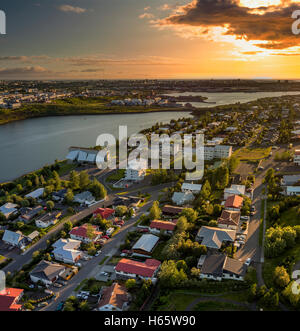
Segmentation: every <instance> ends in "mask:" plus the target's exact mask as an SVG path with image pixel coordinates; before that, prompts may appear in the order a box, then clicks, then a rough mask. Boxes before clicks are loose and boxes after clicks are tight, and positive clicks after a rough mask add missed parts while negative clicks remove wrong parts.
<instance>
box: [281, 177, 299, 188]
mask: <svg viewBox="0 0 300 331" xmlns="http://www.w3.org/2000/svg"><path fill="white" fill-rule="evenodd" d="M295 184H300V175H286V176H283V177H282V180H281V185H282V186H293V185H295Z"/></svg>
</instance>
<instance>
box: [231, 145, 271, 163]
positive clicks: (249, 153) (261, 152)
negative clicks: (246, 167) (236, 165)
mask: <svg viewBox="0 0 300 331" xmlns="http://www.w3.org/2000/svg"><path fill="white" fill-rule="evenodd" d="M271 150H272V148H271V147H269V148H254V149H250V148H242V149H240V150H238V151H236V152H235V153H234V156H236V157H238V158H239V159H240V160H241V161H258V160H262V159H265V158H266V157H268V156H269V155H270V152H271Z"/></svg>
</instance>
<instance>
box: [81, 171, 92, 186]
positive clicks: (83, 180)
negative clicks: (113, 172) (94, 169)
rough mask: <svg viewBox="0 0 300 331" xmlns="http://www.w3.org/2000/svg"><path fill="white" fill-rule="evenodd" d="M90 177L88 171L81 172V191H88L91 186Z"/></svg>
mask: <svg viewBox="0 0 300 331" xmlns="http://www.w3.org/2000/svg"><path fill="white" fill-rule="evenodd" d="M90 183H91V181H90V177H89V175H88V173H87V172H86V171H81V172H80V174H79V187H80V189H81V190H85V189H87V187H88V186H89V185H90Z"/></svg>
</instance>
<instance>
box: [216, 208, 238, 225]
mask: <svg viewBox="0 0 300 331" xmlns="http://www.w3.org/2000/svg"><path fill="white" fill-rule="evenodd" d="M240 218H241V213H240V212H239V211H232V210H223V211H222V215H221V217H219V218H218V223H219V224H225V225H234V226H238V225H239V221H240Z"/></svg>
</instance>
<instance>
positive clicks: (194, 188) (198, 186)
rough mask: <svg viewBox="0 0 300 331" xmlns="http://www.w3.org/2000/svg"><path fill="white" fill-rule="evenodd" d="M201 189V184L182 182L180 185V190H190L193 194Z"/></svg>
mask: <svg viewBox="0 0 300 331" xmlns="http://www.w3.org/2000/svg"><path fill="white" fill-rule="evenodd" d="M201 189H202V185H201V184H190V183H183V184H182V186H181V191H182V192H192V193H194V194H198V193H200V191H201Z"/></svg>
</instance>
